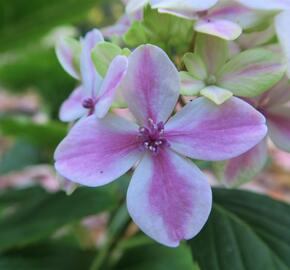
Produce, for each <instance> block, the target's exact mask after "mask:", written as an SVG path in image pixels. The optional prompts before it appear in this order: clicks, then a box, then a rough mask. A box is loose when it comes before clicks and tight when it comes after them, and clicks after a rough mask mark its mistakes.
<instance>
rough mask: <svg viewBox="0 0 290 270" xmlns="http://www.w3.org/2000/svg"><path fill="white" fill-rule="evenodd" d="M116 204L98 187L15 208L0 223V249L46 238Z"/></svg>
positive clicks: (109, 195) (51, 197) (50, 197)
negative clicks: (62, 228)
mask: <svg viewBox="0 0 290 270" xmlns="http://www.w3.org/2000/svg"><path fill="white" fill-rule="evenodd" d="M116 203H117V198H116V195H114V194H112V193H111V192H109V190H107V189H101V188H96V189H92V188H90V189H88V188H79V189H77V190H76V191H75V192H74V193H73V194H72V195H71V196H67V195H66V194H65V193H64V192H58V193H55V194H48V193H47V194H45V196H43V197H41V198H39V199H38V200H34V201H33V202H32V203H28V204H26V205H24V206H23V207H18V208H17V209H16V210H15V211H13V212H12V213H11V214H10V215H7V216H6V218H5V219H4V220H1V221H0V232H1V233H0V249H1V250H5V249H10V248H12V247H20V246H24V245H27V244H30V243H33V242H37V241H40V240H42V239H45V238H48V237H49V236H51V235H52V233H54V232H55V231H56V230H57V229H59V228H61V227H63V226H64V225H67V224H69V223H72V222H76V221H79V220H80V219H82V218H84V217H86V216H89V215H93V214H97V213H100V212H102V211H105V210H111V209H112V208H114V207H115V206H116ZM0 204H1V198H0Z"/></svg>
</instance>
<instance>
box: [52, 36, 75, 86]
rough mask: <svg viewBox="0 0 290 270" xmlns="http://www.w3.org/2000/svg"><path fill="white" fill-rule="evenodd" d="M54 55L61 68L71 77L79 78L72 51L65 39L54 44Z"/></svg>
mask: <svg viewBox="0 0 290 270" xmlns="http://www.w3.org/2000/svg"><path fill="white" fill-rule="evenodd" d="M55 51H56V56H57V58H58V61H59V62H60V64H61V65H62V67H63V69H64V70H65V71H66V72H67V73H68V74H69V75H71V76H72V77H74V78H75V79H77V80H79V79H80V76H79V74H78V71H77V70H76V68H75V66H74V51H73V49H72V47H70V46H69V44H68V43H67V42H66V40H60V41H59V43H58V44H57V46H56V50H55Z"/></svg>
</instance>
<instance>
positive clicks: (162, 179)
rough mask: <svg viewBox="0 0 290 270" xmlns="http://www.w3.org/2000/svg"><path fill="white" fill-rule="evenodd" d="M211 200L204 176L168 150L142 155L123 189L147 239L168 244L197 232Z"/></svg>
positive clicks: (204, 220) (205, 218)
mask: <svg viewBox="0 0 290 270" xmlns="http://www.w3.org/2000/svg"><path fill="white" fill-rule="evenodd" d="M211 203H212V196H211V189H210V185H209V184H208V182H207V179H206V177H205V175H204V174H203V173H202V172H201V171H200V170H199V169H198V168H197V167H196V166H195V165H194V164H193V163H192V162H191V161H189V160H186V159H184V158H182V157H180V156H179V155H177V154H175V153H174V152H173V151H171V150H169V149H164V150H162V151H160V152H159V153H158V154H157V155H145V156H144V158H143V160H142V161H141V163H140V164H139V165H138V167H137V168H136V170H135V172H134V174H133V178H132V180H131V182H130V185H129V189H128V192H127V205H128V210H129V213H130V215H131V217H132V219H133V221H134V222H135V223H136V224H137V225H138V226H139V227H140V228H141V230H142V231H143V232H144V233H146V234H147V235H149V236H150V237H151V238H153V239H154V240H156V241H158V242H159V243H161V244H164V245H166V246H170V247H176V246H178V245H179V242H180V241H181V240H183V239H186V240H187V239H191V238H192V237H194V236H195V235H196V234H198V232H199V231H200V230H201V228H202V227H203V226H204V224H205V222H206V221H207V218H208V216H209V213H210V210H211Z"/></svg>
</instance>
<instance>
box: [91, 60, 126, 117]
mask: <svg viewBox="0 0 290 270" xmlns="http://www.w3.org/2000/svg"><path fill="white" fill-rule="evenodd" d="M127 68H128V59H127V57H126V56H121V55H119V56H116V57H115V58H114V60H113V61H112V63H111V64H110V67H109V69H108V72H107V75H106V77H105V79H104V81H103V84H102V87H101V90H100V92H99V96H98V97H97V98H98V101H97V104H96V106H95V114H96V116H97V117H99V118H102V117H104V116H105V115H106V114H107V112H108V111H109V109H110V107H111V105H112V103H113V100H114V98H115V93H116V91H117V90H118V87H119V86H120V84H121V82H122V80H123V78H124V76H125V75H126V72H127Z"/></svg>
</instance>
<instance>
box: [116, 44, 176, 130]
mask: <svg viewBox="0 0 290 270" xmlns="http://www.w3.org/2000/svg"><path fill="white" fill-rule="evenodd" d="M122 88H123V89H124V93H123V95H124V98H125V101H126V102H127V104H128V106H129V109H130V111H131V112H132V113H133V115H134V116H135V117H136V119H137V120H138V122H139V123H140V124H141V125H143V124H145V123H147V122H148V119H149V118H150V119H152V120H153V121H154V122H155V123H158V122H160V121H163V122H164V121H166V120H167V119H168V117H169V116H170V114H171V113H172V111H173V109H174V106H175V104H176V102H177V100H178V96H179V90H180V83H179V75H178V71H177V69H176V67H175V66H174V64H173V63H172V62H171V61H170V59H169V58H168V56H167V55H166V53H165V52H164V51H163V50H162V49H160V48H158V47H156V46H154V45H142V46H140V47H138V48H137V49H136V50H135V51H134V52H133V53H132V54H131V55H130V56H129V66H128V71H127V76H126V77H125V79H124V83H123V84H122Z"/></svg>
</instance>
